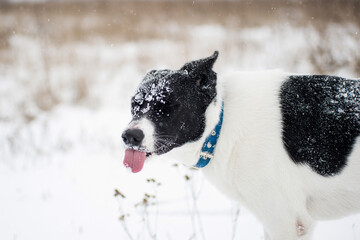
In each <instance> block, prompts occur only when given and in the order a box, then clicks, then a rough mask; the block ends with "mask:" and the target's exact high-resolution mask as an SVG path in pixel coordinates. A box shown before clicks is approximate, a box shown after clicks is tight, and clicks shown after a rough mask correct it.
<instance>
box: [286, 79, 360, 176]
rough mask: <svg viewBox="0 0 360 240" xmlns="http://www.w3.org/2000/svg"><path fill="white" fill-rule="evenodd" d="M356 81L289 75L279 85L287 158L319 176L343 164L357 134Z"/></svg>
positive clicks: (359, 92) (358, 105) (358, 92)
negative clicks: (308, 167)
mask: <svg viewBox="0 0 360 240" xmlns="http://www.w3.org/2000/svg"><path fill="white" fill-rule="evenodd" d="M359 87H360V84H359V81H357V80H350V79H344V78H340V77H332V76H321V75H314V76H290V77H289V79H288V80H287V81H286V82H285V83H284V84H283V85H282V87H281V92H280V98H281V101H280V103H281V111H282V118H283V142H284V145H285V148H286V150H287V152H288V154H289V155H290V157H291V159H292V160H293V161H294V162H295V163H298V164H308V165H309V166H310V167H311V168H312V169H313V170H314V171H315V172H317V173H318V174H320V175H322V176H333V175H336V174H338V173H340V172H341V170H342V169H343V168H344V167H345V166H346V162H347V157H348V156H349V154H350V153H351V151H352V148H353V145H354V143H355V140H356V137H357V136H359V134H360V89H359Z"/></svg>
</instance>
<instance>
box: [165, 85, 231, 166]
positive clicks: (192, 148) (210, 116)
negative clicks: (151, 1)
mask: <svg viewBox="0 0 360 240" xmlns="http://www.w3.org/2000/svg"><path fill="white" fill-rule="evenodd" d="M225 104H226V103H225ZM222 106H223V92H222V88H221V86H220V85H219V84H218V86H217V96H216V98H215V99H214V100H213V101H212V102H211V104H210V105H209V107H208V109H207V110H206V113H205V119H206V123H205V130H204V133H203V135H202V136H201V137H200V138H199V139H198V140H196V141H194V142H190V143H186V144H185V145H183V146H182V147H180V148H174V149H173V150H172V151H171V152H170V155H171V157H172V158H174V159H176V160H177V161H179V162H181V163H183V164H184V165H186V166H189V167H193V166H194V165H196V164H197V162H198V161H199V157H200V154H201V152H202V148H203V144H204V142H205V141H206V138H207V137H208V136H209V134H211V132H212V130H213V129H214V128H215V126H216V125H217V124H218V123H219V120H220V115H221V114H220V113H221V111H222Z"/></svg>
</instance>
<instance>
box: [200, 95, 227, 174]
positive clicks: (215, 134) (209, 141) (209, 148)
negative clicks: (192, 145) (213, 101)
mask: <svg viewBox="0 0 360 240" xmlns="http://www.w3.org/2000/svg"><path fill="white" fill-rule="evenodd" d="M223 117H224V101H222V105H221V113H220V119H219V122H218V123H217V124H216V126H215V128H214V129H213V130H212V131H211V133H210V134H209V136H208V137H207V138H206V139H205V142H204V144H203V147H202V149H201V153H200V158H199V161H198V162H197V163H196V164H195V165H194V167H195V168H203V167H205V166H206V165H208V163H209V162H210V160H211V159H212V158H213V157H214V150H215V147H216V143H217V141H218V139H219V136H220V131H221V126H222V123H223Z"/></svg>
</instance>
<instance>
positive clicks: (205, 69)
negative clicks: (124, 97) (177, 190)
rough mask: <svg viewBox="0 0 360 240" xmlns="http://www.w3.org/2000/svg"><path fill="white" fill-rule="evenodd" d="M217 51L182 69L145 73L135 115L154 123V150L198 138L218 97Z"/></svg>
mask: <svg viewBox="0 0 360 240" xmlns="http://www.w3.org/2000/svg"><path fill="white" fill-rule="evenodd" d="M217 56H218V53H217V52H215V53H214V55H212V56H210V57H208V58H205V59H200V60H197V61H193V62H190V63H187V64H185V65H184V66H183V67H182V68H181V69H179V70H153V71H150V72H149V73H147V74H146V76H145V78H144V79H143V81H142V82H141V84H140V86H139V88H138V90H137V91H136V93H135V95H134V96H133V98H132V100H131V104H132V108H131V113H132V115H133V119H134V120H137V119H140V118H143V117H145V118H147V119H148V120H150V121H151V122H152V123H153V124H154V126H155V136H154V137H155V148H156V150H155V153H157V154H162V153H165V152H168V151H170V150H171V149H173V148H174V147H178V146H181V145H183V144H185V143H187V142H191V141H195V140H197V139H199V138H200V137H201V136H202V134H203V132H204V129H205V111H206V109H207V107H208V106H209V104H210V103H211V102H212V101H213V100H214V99H215V97H216V94H217V93H216V73H215V72H214V71H213V70H212V67H213V65H214V63H215V61H216V59H217Z"/></svg>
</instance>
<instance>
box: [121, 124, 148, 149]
mask: <svg viewBox="0 0 360 240" xmlns="http://www.w3.org/2000/svg"><path fill="white" fill-rule="evenodd" d="M121 137H122V139H123V141H124V143H125V144H127V145H131V146H140V145H141V142H142V140H143V139H144V133H143V131H141V130H140V129H136V128H135V129H128V130H126V131H124V132H123V134H122V136H121Z"/></svg>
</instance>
